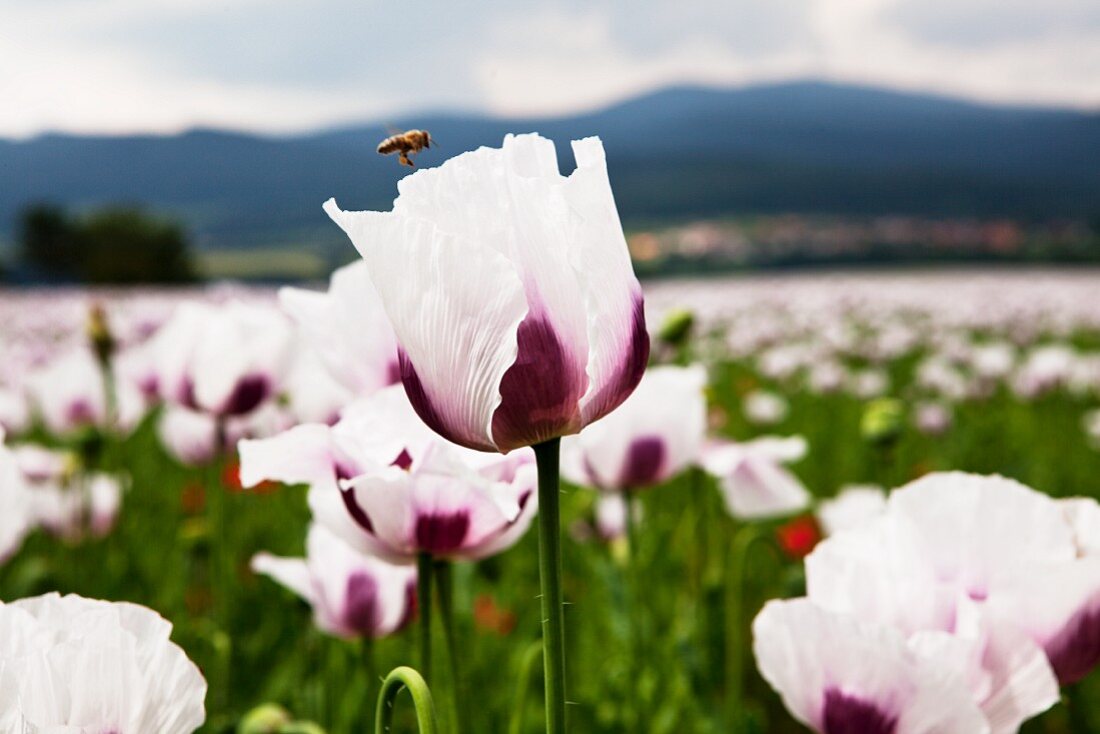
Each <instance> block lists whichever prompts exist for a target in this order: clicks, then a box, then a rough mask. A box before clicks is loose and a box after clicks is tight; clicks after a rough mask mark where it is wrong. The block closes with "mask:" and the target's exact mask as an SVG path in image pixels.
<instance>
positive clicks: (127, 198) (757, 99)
mask: <svg viewBox="0 0 1100 734" xmlns="http://www.w3.org/2000/svg"><path fill="white" fill-rule="evenodd" d="M387 122H389V123H391V124H392V125H393V126H394V127H396V128H398V129H405V128H413V127H415V128H423V129H427V130H430V131H431V133H432V135H433V136H434V137H435V138H436V140H437V141H438V147H436V148H433V149H432V150H429V151H424V152H422V153H421V154H420V156H419V157H418V158H417V163H418V164H419V165H435V164H438V163H439V162H441V161H442V160H444V159H445V158H446V157H449V156H452V155H455V154H456V153H458V152H461V151H465V150H470V149H473V148H475V147H477V146H479V145H499V144H500V140H501V138H502V137H503V135H504V134H505V133H507V132H526V131H538V132H540V133H542V134H543V135H546V136H549V137H551V138H553V139H555V140H556V141H557V142H558V150H559V156H560V157H561V164H562V167H563V170H569V169H570V168H571V167H572V165H573V164H572V160H571V158H572V156H571V153H570V152H569V146H568V144H567V141H568V140H569V139H571V138H579V137H584V136H588V135H599V136H600V137H601V138H603V140H604V143H605V146H606V149H607V154H608V164H609V168H610V172H611V177H612V183H613V186H614V188H615V192H616V198H617V201H618V204H619V208H620V212H621V214H622V216H623V219H624V221H625V222H626V223H627V224H628V226H630V225H633V224H644V223H651V222H657V221H666V220H675V219H688V218H693V217H722V216H733V215H741V214H753V213H778V212H797V213H807V214H844V215H876V214H906V215H923V216H933V217H970V216H973V217H1011V218H1016V219H1023V220H1049V219H1083V220H1089V221H1095V220H1097V219H1098V218H1100V113H1096V112H1084V111H1079V110H1067V109H1053V108H1039V107H1005V106H992V105H984V104H978V103H974V102H968V101H962V100H958V99H950V98H944V97H938V96H931V95H924V94H910V93H902V92H897V91H891V90H886V89H877V88H868V87H858V86H847V85H838V84H832V83H823V82H792V83H784V84H773V85H765V86H755V87H746V88H738V89H717V88H705V87H673V88H667V89H663V90H661V91H657V92H653V93H650V94H646V95H643V96H640V97H636V98H633V99H630V100H627V101H624V102H621V103H619V104H615V105H613V106H610V107H607V108H605V109H602V110H598V111H594V112H589V113H584V114H578V115H571V116H566V117H553V118H545V117H544V118H498V117H491V116H481V115H471V114H463V115H457V114H426V115H422V116H409V117H407V118H404V119H400V118H398V119H394V120H390V121H387ZM386 135H387V126H386V125H385V124H383V123H379V122H372V123H368V124H362V125H354V126H348V127H341V128H337V129H328V130H323V131H319V132H313V133H308V134H302V135H294V136H264V135H253V134H247V133H241V132H229V131H221V130H207V129H197V130H192V131H189V132H185V133H181V134H178V135H167V136H160V135H132V136H82V135H59V134H46V135H41V136H39V137H36V138H33V139H29V140H23V141H13V140H0V239H3V238H4V237H5V235H7V236H8V237H10V236H11V234H12V231H13V227H14V225H15V222H16V220H17V216H18V212H19V211H20V209H21V208H22V207H24V206H26V205H27V204H29V203H32V202H42V201H50V202H55V203H59V204H63V205H67V206H71V207H76V208H84V207H93V206H98V205H102V204H107V203H118V202H126V203H140V204H143V205H146V206H148V207H149V208H151V209H153V210H156V211H162V212H165V213H167V214H170V215H172V216H176V217H179V218H181V219H182V220H183V221H184V223H185V224H186V226H187V227H188V229H189V230H190V231H191V233H192V234H193V235H194V237H195V240H196V242H197V243H198V244H199V246H200V247H206V248H210V249H226V248H248V247H253V246H256V247H259V246H263V247H269V246H273V245H274V246H281V245H286V246H309V247H311V248H315V249H316V248H321V249H327V248H346V247H347V245H346V243H345V242H344V241H343V239H342V234H341V233H340V232H339V230H338V229H337V228H336V227H335V226H334V225H331V224H330V223H329V222H328V221H327V217H325V215H324V214H323V213H322V212H321V202H323V201H324V200H325V199H327V198H328V197H329V196H335V197H336V198H337V199H338V201H339V202H340V203H341V205H342V206H344V207H345V208H359V209H363V208H370V209H386V208H388V207H389V205H390V203H391V201H392V199H393V197H394V196H395V194H396V181H397V179H398V178H400V177H401V176H402V175H405V174H406V173H407V172H408V169H405V168H402V167H400V166H399V165H398V163H397V161H396V160H395V159H394V158H392V157H391V158H383V157H381V156H379V155H378V154H377V153H376V152H375V147H376V146H377V144H378V142H379V141H380V140H381V139H382V138H383V137H385V136H386Z"/></svg>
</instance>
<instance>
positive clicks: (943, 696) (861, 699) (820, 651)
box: [753, 599, 989, 734]
mask: <svg viewBox="0 0 1100 734" xmlns="http://www.w3.org/2000/svg"><path fill="white" fill-rule="evenodd" d="M753 651H754V653H755V656H756V661H757V666H758V667H759V669H760V673H761V675H762V676H763V677H764V679H765V680H767V681H768V683H769V684H770V685H771V686H772V688H774V689H775V690H776V691H777V692H778V693H779V694H780V695H781V696H782V698H783V703H784V704H785V705H786V707H787V709H788V711H790V712H791V714H792V715H793V716H794V717H795V718H796V719H798V720H799V721H801V722H803V723H804V724H806V725H807V726H809V727H810V728H812V729H814V730H815V731H817V732H821V733H822V734H826V733H828V732H834V731H835V732H841V733H842V734H846V733H847V732H863V731H871V732H879V731H886V732H896V733H897V734H929V732H936V733H937V734H988V732H989V726H988V724H987V722H986V720H985V718H984V716H983V715H982V712H981V710H980V709H979V708H978V706H977V704H975V702H974V701H973V700H972V698H971V694H970V691H969V689H968V688H967V685H966V681H965V678H964V671H962V670H960V669H959V668H958V661H957V660H956V659H955V658H954V656H944V657H940V658H936V659H931V658H927V657H923V656H921V655H918V654H917V653H915V652H914V651H913V650H912V649H910V647H909V645H908V644H907V642H906V639H905V637H904V636H903V635H902V634H901V632H899V631H898V630H896V629H894V628H892V627H889V626H885V625H876V624H871V623H867V622H864V621H862V620H859V619H858V618H856V617H852V616H848V615H843V614H837V613H834V612H829V611H827V610H824V609H822V608H820V607H818V606H816V605H815V604H814V603H813V602H811V601H810V600H808V599H794V600H789V601H771V602H768V604H766V605H765V606H764V609H763V610H762V611H761V612H760V613H759V614H758V615H757V617H756V619H755V620H754V621H753ZM857 725H863V726H866V727H869V728H866V729H860V728H858V727H857ZM875 727H879V728H875ZM882 727H886V728H882Z"/></svg>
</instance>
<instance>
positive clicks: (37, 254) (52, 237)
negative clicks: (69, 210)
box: [19, 204, 79, 280]
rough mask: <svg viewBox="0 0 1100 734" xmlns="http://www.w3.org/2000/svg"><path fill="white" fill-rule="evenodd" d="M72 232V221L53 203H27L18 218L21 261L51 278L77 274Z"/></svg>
mask: <svg viewBox="0 0 1100 734" xmlns="http://www.w3.org/2000/svg"><path fill="white" fill-rule="evenodd" d="M76 236H77V235H76V226H75V223H74V222H73V221H72V219H71V218H70V217H69V216H68V215H67V214H66V213H65V211H64V210H63V209H62V208H61V207H58V206H54V205H53V204H35V205H32V206H30V207H27V209H25V210H24V211H23V213H22V215H21V216H20V218H19V242H20V255H21V258H22V260H23V263H24V264H26V265H29V266H30V267H32V268H34V269H35V270H39V271H41V272H43V273H46V274H49V275H50V276H52V277H55V278H60V279H62V280H71V279H76V278H78V277H79V272H78V258H77V252H76Z"/></svg>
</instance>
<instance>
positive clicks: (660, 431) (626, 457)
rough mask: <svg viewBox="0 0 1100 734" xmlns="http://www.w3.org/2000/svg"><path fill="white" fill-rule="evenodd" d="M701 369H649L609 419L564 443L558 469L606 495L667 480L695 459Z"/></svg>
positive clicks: (702, 429) (701, 415) (701, 430)
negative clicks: (610, 492) (603, 491)
mask: <svg viewBox="0 0 1100 734" xmlns="http://www.w3.org/2000/svg"><path fill="white" fill-rule="evenodd" d="M706 382H707V375H706V370H705V369H704V368H703V367H702V365H694V366H691V367H674V366H663V367H653V368H651V369H649V370H648V371H647V372H646V373H645V375H644V376H643V377H642V381H641V382H640V383H638V388H637V389H636V390H635V391H634V393H633V394H632V395H631V396H630V397H629V398H627V399H626V401H624V402H623V404H622V405H621V406H620V407H619V408H618V410H616V411H615V412H614V413H612V414H611V415H609V416H607V417H606V418H604V419H603V420H601V421H599V422H598V423H595V424H593V425H591V426H589V427H587V428H585V429H584V431H582V432H581V434H580V435H579V436H570V437H568V438H566V439H565V441H563V442H562V471H563V473H564V474H565V476H566V478H568V479H569V481H571V482H573V483H575V484H581V485H585V486H592V487H596V488H598V489H602V490H605V491H613V492H620V491H627V490H636V489H644V488H646V487H652V486H655V485H658V484H661V483H663V482H666V481H668V480H669V479H671V478H672V477H673V476H675V475H676V474H678V473H679V472H680V471H682V470H683V469H684V468H685V467H687V466H688V465H689V464H691V463H693V462H694V461H695V460H696V459H697V458H698V456H699V450H700V448H701V447H702V444H703V438H704V435H705V434H706V428H707V405H706V398H705V396H704V394H703V390H704V388H705V387H706Z"/></svg>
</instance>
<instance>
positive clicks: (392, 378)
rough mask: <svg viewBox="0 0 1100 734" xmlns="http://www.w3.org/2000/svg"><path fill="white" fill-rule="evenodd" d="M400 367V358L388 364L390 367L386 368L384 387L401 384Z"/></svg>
mask: <svg viewBox="0 0 1100 734" xmlns="http://www.w3.org/2000/svg"><path fill="white" fill-rule="evenodd" d="M401 376H402V367H401V357H400V355H398V358H397V359H395V360H393V361H392V362H390V366H389V367H387V368H386V385H396V384H397V383H399V382H401Z"/></svg>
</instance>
